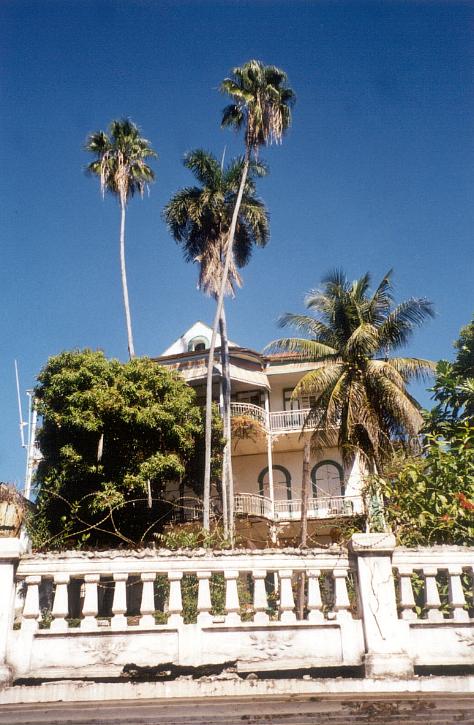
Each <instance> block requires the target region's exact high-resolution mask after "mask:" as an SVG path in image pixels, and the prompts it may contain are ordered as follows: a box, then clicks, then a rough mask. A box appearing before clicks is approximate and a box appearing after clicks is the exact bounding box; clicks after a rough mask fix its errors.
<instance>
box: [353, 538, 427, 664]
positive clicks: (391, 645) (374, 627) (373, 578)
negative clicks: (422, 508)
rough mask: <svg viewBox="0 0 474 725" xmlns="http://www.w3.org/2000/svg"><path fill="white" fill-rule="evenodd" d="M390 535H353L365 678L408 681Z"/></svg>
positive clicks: (406, 652) (403, 624)
mask: <svg viewBox="0 0 474 725" xmlns="http://www.w3.org/2000/svg"><path fill="white" fill-rule="evenodd" d="M394 548H395V537H394V536H393V534H354V535H353V536H352V540H351V549H352V552H353V554H354V555H355V557H356V560H357V574H358V588H359V601H360V605H361V610H362V611H361V615H362V625H363V627H364V640H365V647H366V655H365V673H366V676H367V677H381V678H384V677H389V676H392V677H410V676H413V662H412V660H411V658H410V656H409V654H408V643H407V626H408V625H407V623H406V622H403V621H401V620H399V618H398V612H397V603H396V597H395V584H394V580H393V573H392V553H393V550H394Z"/></svg>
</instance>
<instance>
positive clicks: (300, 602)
mask: <svg viewBox="0 0 474 725" xmlns="http://www.w3.org/2000/svg"><path fill="white" fill-rule="evenodd" d="M310 454H311V444H310V442H309V441H306V442H305V444H304V449H303V481H302V485H301V539H300V547H301V548H302V549H306V547H307V545H308V490H309V462H310ZM305 579H306V576H305V572H304V571H302V572H301V574H300V579H299V583H298V584H299V585H298V597H297V615H298V619H303V618H304V604H305V596H304V594H305V591H304V590H305Z"/></svg>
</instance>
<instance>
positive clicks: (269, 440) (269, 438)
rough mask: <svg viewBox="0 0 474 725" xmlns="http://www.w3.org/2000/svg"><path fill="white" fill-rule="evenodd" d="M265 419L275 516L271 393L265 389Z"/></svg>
mask: <svg viewBox="0 0 474 725" xmlns="http://www.w3.org/2000/svg"><path fill="white" fill-rule="evenodd" d="M264 400H265V419H266V425H267V461H268V494H269V497H270V500H271V502H272V516H273V519H274V518H275V493H274V490H273V450H272V446H273V438H272V431H271V428H270V394H269V392H268V390H265V396H264Z"/></svg>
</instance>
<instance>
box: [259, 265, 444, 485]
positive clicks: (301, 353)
mask: <svg viewBox="0 0 474 725" xmlns="http://www.w3.org/2000/svg"><path fill="white" fill-rule="evenodd" d="M391 278H392V273H391V271H390V272H388V273H387V274H386V275H385V277H384V278H383V279H382V280H381V282H380V283H379V285H378V286H377V288H376V289H375V291H371V290H370V275H369V274H368V273H367V274H365V275H364V276H363V277H361V278H360V279H358V280H355V281H354V282H349V280H348V279H347V278H346V276H345V274H344V273H343V272H342V271H341V270H335V271H333V272H331V273H330V274H328V275H327V276H326V277H325V278H324V279H323V286H322V288H321V289H316V290H312V291H311V292H310V293H309V294H308V295H307V297H306V307H307V308H308V310H310V312H311V314H306V315H300V314H292V313H287V314H285V315H283V317H282V318H281V319H280V325H281V326H282V327H284V326H286V325H291V326H293V327H294V328H296V330H298V331H299V332H301V333H302V335H303V336H302V337H298V338H283V339H280V340H276V341H274V342H273V343H271V344H270V345H269V346H268V347H267V350H269V351H278V352H284V353H288V354H289V355H290V356H292V357H293V358H295V357H296V358H298V359H300V360H303V361H311V362H315V363H317V365H315V367H314V369H313V370H312V371H311V372H309V373H307V374H306V375H305V376H304V377H303V378H302V379H301V380H300V382H299V383H298V385H297V386H296V388H295V390H294V393H293V394H294V396H295V397H299V396H303V395H304V396H310V397H311V399H312V408H311V412H310V414H309V416H308V418H307V420H306V422H305V425H308V424H317V425H315V426H314V427H315V428H316V431H315V433H314V434H313V442H314V443H315V445H317V446H318V447H332V446H336V445H337V446H339V447H340V449H341V451H342V454H343V456H344V458H345V459H346V460H347V461H350V460H351V459H352V458H353V456H354V454H355V453H359V454H360V455H361V456H362V457H363V458H364V459H365V462H366V464H367V465H368V468H369V470H371V469H373V468H374V464H375V465H376V467H377V469H378V470H379V471H380V470H382V468H383V465H384V464H385V462H386V460H387V458H388V457H390V455H391V454H392V451H393V443H394V441H395V440H403V439H406V437H407V436H413V435H416V434H417V433H418V432H419V430H420V428H421V426H422V423H423V418H422V415H421V412H420V410H419V406H418V404H417V403H416V401H415V400H414V399H413V398H412V397H411V396H410V394H409V393H408V390H407V383H408V382H409V381H410V380H413V379H420V378H423V377H424V376H425V375H426V374H429V373H430V372H431V371H432V370H433V368H434V365H433V363H431V362H430V361H428V360H422V359H419V358H404V357H391V356H390V355H391V353H392V352H393V351H395V350H398V349H399V348H401V347H403V346H404V345H406V343H407V342H408V341H409V340H410V338H411V336H412V334H413V332H414V330H415V328H416V327H417V326H419V325H421V324H422V323H423V322H424V321H425V320H426V319H427V318H428V317H430V316H432V314H433V310H432V305H431V303H430V302H429V301H428V300H426V299H424V298H411V299H408V300H406V301H404V302H401V303H399V304H397V305H395V304H394V300H393V285H392V279H391Z"/></svg>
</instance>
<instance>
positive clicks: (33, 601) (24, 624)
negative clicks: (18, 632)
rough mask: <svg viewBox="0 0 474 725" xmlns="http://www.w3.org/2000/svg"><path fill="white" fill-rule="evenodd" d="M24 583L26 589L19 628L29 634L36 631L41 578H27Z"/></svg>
mask: <svg viewBox="0 0 474 725" xmlns="http://www.w3.org/2000/svg"><path fill="white" fill-rule="evenodd" d="M25 582H26V586H27V587H28V588H27V590H26V597H25V606H24V607H23V619H22V620H21V628H22V629H26V630H28V631H29V632H35V631H36V630H37V629H38V624H39V619H40V606H39V585H40V584H41V577H40V576H27V577H26V579H25Z"/></svg>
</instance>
